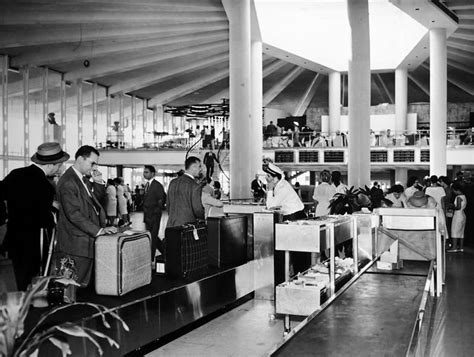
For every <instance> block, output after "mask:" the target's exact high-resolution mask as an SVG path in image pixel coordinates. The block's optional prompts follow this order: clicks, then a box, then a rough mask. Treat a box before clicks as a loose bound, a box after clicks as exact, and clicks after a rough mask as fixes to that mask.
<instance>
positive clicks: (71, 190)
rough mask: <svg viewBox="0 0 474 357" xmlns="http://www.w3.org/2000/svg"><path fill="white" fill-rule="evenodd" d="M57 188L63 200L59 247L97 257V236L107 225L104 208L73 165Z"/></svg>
mask: <svg viewBox="0 0 474 357" xmlns="http://www.w3.org/2000/svg"><path fill="white" fill-rule="evenodd" d="M57 190H58V201H59V204H60V208H59V219H58V229H57V250H58V251H60V252H62V253H66V254H72V255H76V256H81V257H88V258H94V241H95V237H96V235H97V233H98V232H99V230H100V229H101V228H102V227H105V212H104V209H103V208H102V206H101V205H100V203H99V202H98V201H97V199H96V198H95V196H89V194H88V193H87V191H86V188H85V187H84V185H83V183H82V182H81V180H80V179H79V177H78V176H77V174H76V172H75V171H74V169H73V168H72V167H70V168H69V169H67V170H66V172H65V173H64V175H63V176H62V177H61V179H60V180H59V182H58V188H57ZM93 200H95V202H94V201H93ZM94 203H95V207H96V208H95V207H94ZM96 209H98V213H99V214H97V213H96Z"/></svg>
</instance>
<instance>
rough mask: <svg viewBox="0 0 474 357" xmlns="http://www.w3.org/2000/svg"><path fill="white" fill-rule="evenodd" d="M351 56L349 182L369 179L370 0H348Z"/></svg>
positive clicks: (357, 183) (358, 184) (360, 183)
mask: <svg viewBox="0 0 474 357" xmlns="http://www.w3.org/2000/svg"><path fill="white" fill-rule="evenodd" d="M347 12H348V16H349V24H350V27H351V45H352V56H351V58H350V59H349V93H348V94H349V138H348V141H349V160H348V183H349V187H350V186H355V187H364V185H369V183H370V140H369V137H370V34H369V10H368V0H347Z"/></svg>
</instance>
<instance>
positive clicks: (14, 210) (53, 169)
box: [1, 143, 69, 290]
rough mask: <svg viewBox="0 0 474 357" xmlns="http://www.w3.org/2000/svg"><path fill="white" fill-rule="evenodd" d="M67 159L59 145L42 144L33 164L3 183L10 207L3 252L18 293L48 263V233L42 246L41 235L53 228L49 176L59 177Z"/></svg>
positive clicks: (15, 172)
mask: <svg viewBox="0 0 474 357" xmlns="http://www.w3.org/2000/svg"><path fill="white" fill-rule="evenodd" d="M68 159H69V155H68V154H67V153H65V152H64V151H63V150H62V149H61V146H60V145H59V144H58V143H44V144H41V145H40V146H38V150H37V152H36V154H34V155H33V156H32V157H31V161H32V162H33V164H31V165H30V166H28V167H23V168H19V169H15V170H13V171H12V172H10V173H9V174H8V176H7V177H5V179H4V180H3V182H2V186H3V187H2V189H1V191H2V192H3V194H4V197H2V198H1V199H2V200H5V201H6V202H7V207H8V223H7V234H6V237H5V241H4V243H3V247H2V250H5V251H7V252H8V253H9V255H10V258H11V260H12V263H13V269H14V271H15V279H16V283H17V288H18V290H26V288H27V287H28V285H29V284H30V283H31V279H32V278H33V277H34V276H37V275H38V274H39V272H40V267H41V265H42V263H43V262H44V261H46V258H45V253H47V251H48V250H47V247H48V239H47V238H48V237H47V235H48V234H43V242H42V243H43V247H41V239H40V232H41V230H44V231H43V232H45V231H46V232H48V230H49V232H51V230H52V228H53V227H54V217H53V213H52V209H53V199H54V186H53V185H52V184H51V182H50V181H49V180H48V177H50V176H54V175H56V174H57V173H58V172H59V169H60V168H61V166H62V164H63V162H64V161H67V160H68Z"/></svg>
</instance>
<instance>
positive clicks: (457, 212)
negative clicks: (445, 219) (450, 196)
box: [448, 182, 467, 252]
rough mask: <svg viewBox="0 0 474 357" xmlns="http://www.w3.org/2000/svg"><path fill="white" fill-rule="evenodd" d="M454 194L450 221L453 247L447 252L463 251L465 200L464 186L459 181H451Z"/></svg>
mask: <svg viewBox="0 0 474 357" xmlns="http://www.w3.org/2000/svg"><path fill="white" fill-rule="evenodd" d="M451 188H452V190H453V193H454V195H455V196H456V198H455V199H454V214H453V221H452V223H451V238H452V240H453V247H452V249H449V250H448V252H463V251H464V249H463V246H464V227H465V226H466V214H465V213H464V210H465V209H466V205H467V200H466V196H465V195H464V188H463V186H462V185H461V184H460V183H459V182H455V183H453V185H452V186H451Z"/></svg>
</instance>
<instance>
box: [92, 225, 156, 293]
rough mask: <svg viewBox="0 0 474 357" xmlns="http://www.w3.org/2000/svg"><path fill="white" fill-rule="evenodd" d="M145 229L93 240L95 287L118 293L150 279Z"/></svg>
mask: <svg viewBox="0 0 474 357" xmlns="http://www.w3.org/2000/svg"><path fill="white" fill-rule="evenodd" d="M150 257H151V237H150V233H148V232H136V233H133V234H124V233H117V234H112V235H105V236H99V237H97V238H96V240H95V291H96V293H97V294H99V295H115V296H120V295H124V294H126V293H128V292H129V291H132V290H135V289H137V288H139V287H142V286H145V285H148V284H150V283H151V269H152V265H151V259H150Z"/></svg>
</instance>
